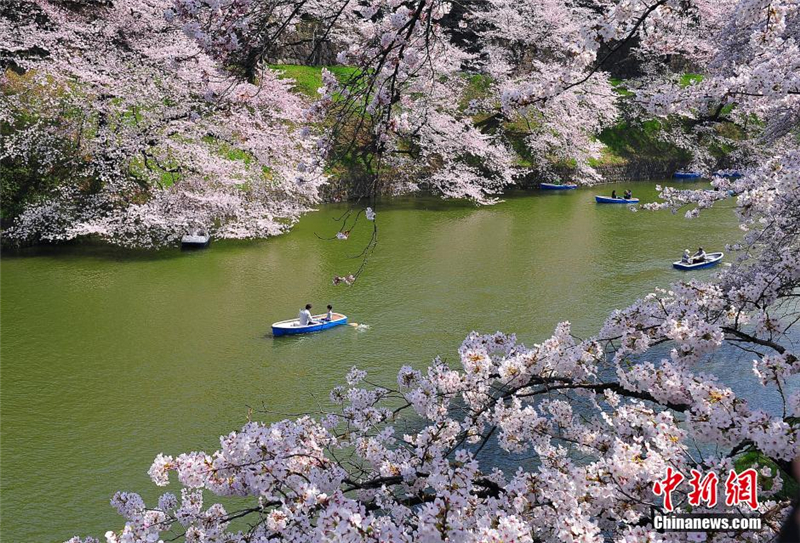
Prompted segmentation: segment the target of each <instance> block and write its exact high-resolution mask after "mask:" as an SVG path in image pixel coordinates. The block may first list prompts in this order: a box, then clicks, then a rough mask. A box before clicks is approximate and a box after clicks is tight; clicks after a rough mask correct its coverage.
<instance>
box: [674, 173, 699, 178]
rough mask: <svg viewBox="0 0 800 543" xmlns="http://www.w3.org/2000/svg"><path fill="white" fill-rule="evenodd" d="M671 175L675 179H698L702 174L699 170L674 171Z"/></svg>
mask: <svg viewBox="0 0 800 543" xmlns="http://www.w3.org/2000/svg"><path fill="white" fill-rule="evenodd" d="M672 177H674V178H675V179H700V178H701V177H703V174H701V173H699V172H675V173H673V174H672Z"/></svg>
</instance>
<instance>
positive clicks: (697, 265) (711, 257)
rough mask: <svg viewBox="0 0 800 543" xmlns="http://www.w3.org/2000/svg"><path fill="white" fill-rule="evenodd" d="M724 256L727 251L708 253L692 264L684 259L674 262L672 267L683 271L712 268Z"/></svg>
mask: <svg viewBox="0 0 800 543" xmlns="http://www.w3.org/2000/svg"><path fill="white" fill-rule="evenodd" d="M723 256H725V253H722V252H719V253H706V257H705V258H704V259H703V260H701V261H700V262H694V263H692V264H689V263H688V262H683V261H682V260H678V261H677V262H673V263H672V267H673V268H675V269H676V270H683V271H689V270H699V269H702V268H710V267H712V266H716V265H717V264H719V262H720V260H722V257H723Z"/></svg>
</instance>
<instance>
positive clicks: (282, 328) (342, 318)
mask: <svg viewBox="0 0 800 543" xmlns="http://www.w3.org/2000/svg"><path fill="white" fill-rule="evenodd" d="M325 316H326V315H324V314H323V315H313V316H312V317H311V318H312V319H313V321H314V324H309V325H307V326H300V319H289V320H288V321H280V322H275V323H272V335H273V336H290V335H294V334H308V333H309V332H321V331H322V330H327V329H328V328H333V327H335V326H341V325H343V324H347V315H342V314H341V313H334V314H333V318H332V319H331V320H329V321H323V320H322V319H323V318H325Z"/></svg>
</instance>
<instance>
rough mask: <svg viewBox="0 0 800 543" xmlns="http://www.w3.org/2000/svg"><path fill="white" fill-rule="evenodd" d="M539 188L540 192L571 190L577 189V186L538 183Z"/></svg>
mask: <svg viewBox="0 0 800 543" xmlns="http://www.w3.org/2000/svg"><path fill="white" fill-rule="evenodd" d="M539 188H540V189H542V190H572V189H577V188H578V185H570V184H566V185H557V184H555V183H539Z"/></svg>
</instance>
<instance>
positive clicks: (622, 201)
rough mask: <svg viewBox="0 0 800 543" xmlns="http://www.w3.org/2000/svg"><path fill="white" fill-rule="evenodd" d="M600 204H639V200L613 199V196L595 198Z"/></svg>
mask: <svg viewBox="0 0 800 543" xmlns="http://www.w3.org/2000/svg"><path fill="white" fill-rule="evenodd" d="M594 199H595V201H596V202H597V203H598V204H638V203H639V198H612V197H611V196H597V195H595V197H594Z"/></svg>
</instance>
